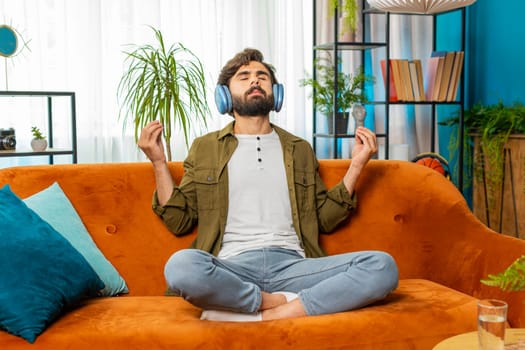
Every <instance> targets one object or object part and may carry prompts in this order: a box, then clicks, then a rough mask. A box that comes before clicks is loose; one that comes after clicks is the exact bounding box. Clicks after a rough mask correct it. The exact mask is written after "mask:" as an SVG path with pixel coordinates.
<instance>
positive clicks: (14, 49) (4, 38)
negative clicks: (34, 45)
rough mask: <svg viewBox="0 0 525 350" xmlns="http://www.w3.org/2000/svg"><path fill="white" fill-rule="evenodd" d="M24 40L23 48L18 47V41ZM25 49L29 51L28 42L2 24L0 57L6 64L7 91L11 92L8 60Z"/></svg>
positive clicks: (11, 28) (0, 30) (0, 25)
mask: <svg viewBox="0 0 525 350" xmlns="http://www.w3.org/2000/svg"><path fill="white" fill-rule="evenodd" d="M19 38H20V39H22V44H23V45H22V46H21V47H20V46H19V45H18V39H19ZM24 48H27V49H28V50H29V46H28V41H25V40H24V39H23V37H22V35H20V33H19V32H18V31H16V30H15V29H14V28H13V27H11V26H8V25H6V24H0V56H2V57H4V58H5V60H4V64H5V89H6V90H9V84H8V75H7V59H8V58H11V57H15V56H16V55H18V54H19V53H21V52H22V51H23V49H24Z"/></svg>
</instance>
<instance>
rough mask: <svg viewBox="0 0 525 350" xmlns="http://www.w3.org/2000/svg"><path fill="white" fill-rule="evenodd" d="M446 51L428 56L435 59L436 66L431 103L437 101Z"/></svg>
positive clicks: (434, 52)
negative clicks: (436, 61)
mask: <svg viewBox="0 0 525 350" xmlns="http://www.w3.org/2000/svg"><path fill="white" fill-rule="evenodd" d="M446 55H447V52H446V51H433V52H432V53H431V54H430V58H431V59H432V58H437V60H438V66H437V68H436V78H435V82H434V89H433V90H432V99H431V101H437V100H438V99H439V91H440V89H441V82H442V81H443V79H442V78H443V66H444V65H445V56H446Z"/></svg>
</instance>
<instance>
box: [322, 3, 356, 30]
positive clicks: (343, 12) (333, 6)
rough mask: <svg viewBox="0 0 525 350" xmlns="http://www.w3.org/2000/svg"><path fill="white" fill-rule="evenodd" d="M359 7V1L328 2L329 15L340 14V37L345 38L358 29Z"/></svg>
mask: <svg viewBox="0 0 525 350" xmlns="http://www.w3.org/2000/svg"><path fill="white" fill-rule="evenodd" d="M358 9H359V5H358V4H357V0H330V1H329V2H328V13H333V14H334V15H335V10H337V12H338V17H339V22H340V28H339V29H340V36H341V37H342V38H345V34H346V33H349V32H353V31H354V30H355V29H356V27H357V15H358V13H357V12H358Z"/></svg>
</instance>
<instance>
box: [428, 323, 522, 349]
mask: <svg viewBox="0 0 525 350" xmlns="http://www.w3.org/2000/svg"><path fill="white" fill-rule="evenodd" d="M520 339H525V328H507V329H506V330H505V348H507V346H509V345H511V344H513V343H516V342H517V341H518V340H520ZM509 348H510V347H509ZM433 350H478V332H477V331H476V332H469V333H463V334H459V335H456V336H453V337H450V338H447V339H445V340H443V341H441V342H440V343H438V344H437V345H436V346H434V348H433Z"/></svg>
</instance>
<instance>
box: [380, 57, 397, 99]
mask: <svg viewBox="0 0 525 350" xmlns="http://www.w3.org/2000/svg"><path fill="white" fill-rule="evenodd" d="M380 63H381V73H382V74H383V81H384V82H385V88H386V86H387V85H386V84H387V83H386V81H387V78H386V73H387V69H386V68H387V67H386V60H381V62H380ZM389 66H390V67H389V71H388V72H389V77H388V89H389V96H388V100H389V101H390V102H397V101H398V97H397V89H396V86H395V83H394V74H393V69H392V60H390V62H389Z"/></svg>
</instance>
